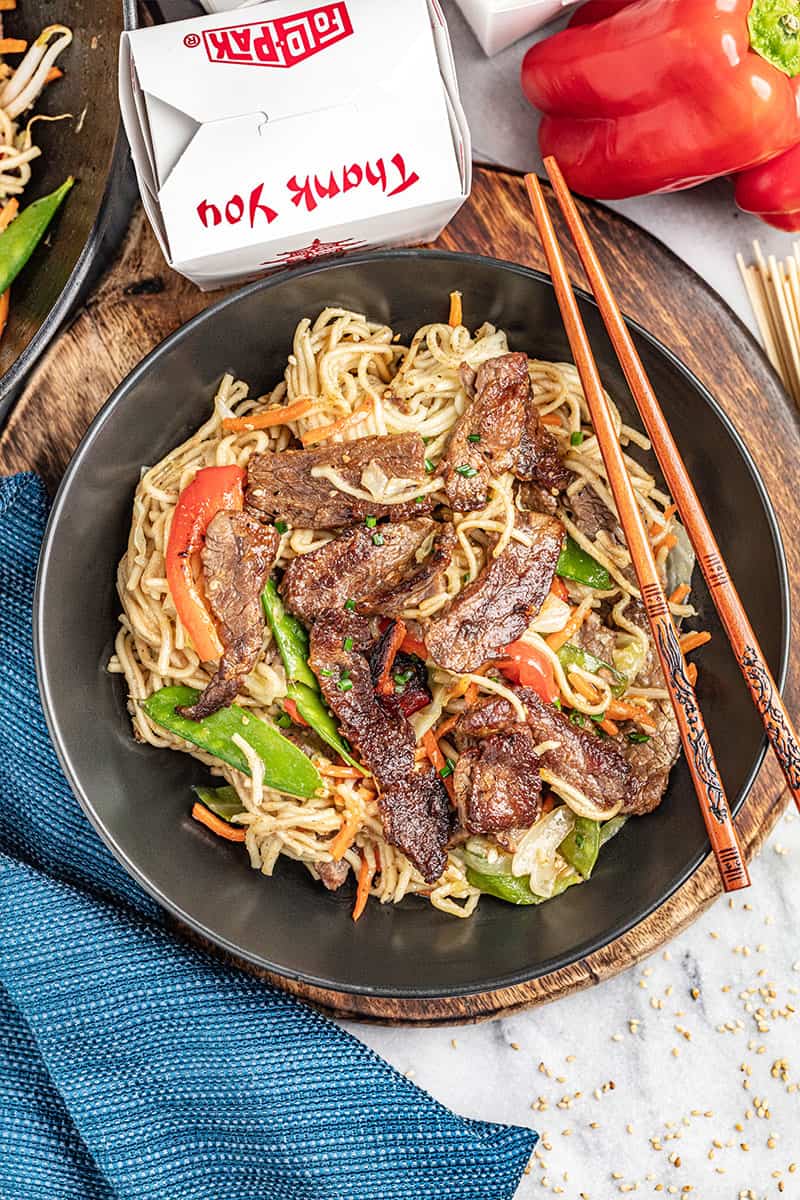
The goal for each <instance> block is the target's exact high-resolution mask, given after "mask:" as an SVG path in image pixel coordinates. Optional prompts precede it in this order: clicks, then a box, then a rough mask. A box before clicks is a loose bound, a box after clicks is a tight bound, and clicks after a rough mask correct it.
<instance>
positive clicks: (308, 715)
mask: <svg viewBox="0 0 800 1200" xmlns="http://www.w3.org/2000/svg"><path fill="white" fill-rule="evenodd" d="M261 605H262V607H263V609H264V616H265V617H266V618H267V624H268V625H269V627H270V629H271V630H272V636H273V637H274V638H275V644H276V646H277V647H278V651H279V653H280V656H281V660H282V661H283V669H284V671H285V672H286V678H287V679H288V681H289V685H288V687H287V689H286V695H287V697H288V698H289V699H290V700H294V702H295V704H296V705H297V711H298V712H299V714H300V716H301V717H302V718H303V720H304V721H307V722H308V724H309V725H310V726H311V728H312V729H313V730H314V731H315V733H318V734H319V736H320V737H321V738H322V740H323V742H326V743H327V744H328V745H329V746H330V747H331V748H332V749H333V750H335V751H336V753H337V754H340V755H341V757H342V758H343V759H344V761H345V762H348V763H350V765H351V766H352V767H358V766H360V763H358V762H357V760H356V759H355V758H353V756H352V754H351V753H350V751H349V750H348V748H347V744H346V742H345V741H344V740H343V738H342V736H341V734H340V733H339V729H338V727H337V725H336V722H335V721H334V719H333V717H332V716H331V714H330V713H329V712H328V709H327V708H326V706H325V704H324V702H323V699H322V696H321V695H320V690H319V684H318V683H317V677H316V675H315V674H314V672H313V671H312V670H311V667H310V666H309V665H308V634H307V633H306V631H305V629H304V628H303V626H302V625H301V624H300V622H299V621H298V620H297V618H296V617H293V616H292V614H291V613H287V611H286V609H285V608H284V606H283V601H282V600H281V598H280V596H279V595H278V589H277V587H276V586H275V580H274V579H268V580H267V584H266V587H265V588H264V590H263V592H262V593H261Z"/></svg>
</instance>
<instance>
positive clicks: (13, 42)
mask: <svg viewBox="0 0 800 1200" xmlns="http://www.w3.org/2000/svg"><path fill="white" fill-rule="evenodd" d="M27 49H28V43H27V42H26V41H25V39H24V38H11V37H8V38H6V37H4V38H0V54H24V53H25V51H26V50H27Z"/></svg>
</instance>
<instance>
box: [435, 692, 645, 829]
mask: <svg viewBox="0 0 800 1200" xmlns="http://www.w3.org/2000/svg"><path fill="white" fill-rule="evenodd" d="M514 692H515V693H516V695H517V696H519V698H520V700H521V701H522V703H523V704H524V705H525V708H526V710H527V716H528V727H529V729H530V731H531V733H532V735H533V738H534V741H535V744H537V745H539V744H541V743H542V742H548V741H556V742H558V746H557V747H556V748H555V749H552V750H545V751H543V753H542V754H541V756H540V759H539V766H540V768H542V767H543V768H547V769H548V770H549V771H552V773H553V774H554V775H558V776H559V777H560V778H561V779H563V780H564V781H565V782H566V783H568V784H570V785H571V786H572V787H575V788H577V789H578V790H579V791H581V792H583V794H584V795H585V796H587V797H588V799H589V800H591V801H592V802H593V803H594V804H597V805H598V806H600V807H601V808H605V809H612V808H614V807H615V806H616V805H617V803H618V802H619V801H623V802H624V801H625V800H626V798H627V797H629V796H630V795H631V793H632V791H633V786H634V785H633V780H632V778H631V768H630V766H629V764H628V762H627V761H626V759H625V757H624V755H623V754H622V753H621V752H620V749H619V747H618V746H617V745H615V743H614V742H613V741H611V740H607V739H604V738H600V737H599V736H598V735H597V734H596V733H593V732H592V731H591V730H590V729H587V728H585V727H582V726H579V725H573V724H572V722H571V721H569V720H568V718H567V717H565V716H564V714H563V713H562V712H560V711H559V710H558V709H557V708H556V707H555V705H553V704H546V703H545V701H544V700H542V699H540V697H539V696H537V695H536V693H535V692H532V691H531V690H530V689H529V688H514ZM517 723H518V718H517V714H516V713H515V711H514V709H513V708H512V706H511V705H510V704H509V702H508V701H507V700H505V699H504V698H503V697H502V696H498V697H497V698H496V699H494V698H492V699H489V700H486V701H484V702H483V703H482V704H478V705H475V706H474V707H473V708H471V709H469V710H468V711H467V712H466V713H465V714H464V716H463V717H462V718H461V719H460V721H459V723H458V726H457V730H456V733H457V736H458V737H459V738H468V737H477V738H485V737H491V736H493V735H495V734H497V733H500V732H502V731H503V730H508V729H509V728H512V727H514V726H515V725H516V724H517Z"/></svg>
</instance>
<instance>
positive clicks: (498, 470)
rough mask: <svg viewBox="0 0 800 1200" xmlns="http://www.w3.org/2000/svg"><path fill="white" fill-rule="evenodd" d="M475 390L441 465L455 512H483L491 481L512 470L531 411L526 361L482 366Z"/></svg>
mask: <svg viewBox="0 0 800 1200" xmlns="http://www.w3.org/2000/svg"><path fill="white" fill-rule="evenodd" d="M463 378H464V377H463V375H462V380H463ZM474 390H475V396H474V399H473V400H472V401H471V403H470V404H468V405H467V407H466V409H465V410H464V412H463V414H462V415H461V417H460V418H459V419H458V421H457V422H456V424H455V425H454V427H453V429H452V431H451V433H450V438H449V441H448V443H447V450H446V451H445V455H444V458H443V459H442V461H441V463H440V464H439V469H440V471H441V474H442V476H443V478H444V485H445V489H446V491H447V498H448V500H449V502H450V506H451V507H452V508H453V509H455V511H456V512H471V511H472V510H473V509H476V508H482V507H483V505H484V504H485V503H486V501H487V500H488V498H489V482H490V480H491V479H492V478H493V477H494V476H497V475H502V474H503V473H504V472H505V471H510V470H511V469H512V468H513V467H514V464H515V462H516V459H517V447H518V446H519V442H520V438H521V437H522V432H523V429H524V427H525V420H526V410H527V408H528V407H532V405H533V401H532V399H531V384H530V376H529V375H528V359H527V357H526V355H524V354H502V355H500V356H499V357H497V358H491V359H489V360H488V361H487V362H485V363H482V364H481V366H480V367H479V368H478V371H477V374H476V376H475V382H474ZM471 439H472V440H471ZM475 439H478V440H475ZM465 472H466V474H465Z"/></svg>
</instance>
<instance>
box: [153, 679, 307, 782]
mask: <svg viewBox="0 0 800 1200" xmlns="http://www.w3.org/2000/svg"><path fill="white" fill-rule="evenodd" d="M199 695H200V693H199V692H198V691H197V690H196V689H195V688H189V687H164V688H161V690H160V691H158V692H154V693H153V695H152V696H148V697H147V699H146V700H142V701H141V705H142V708H143V709H144V711H145V712H146V713H147V715H148V717H149V718H150V720H151V721H155V723H156V725H160V726H161V728H162V729H168V730H169V732H170V733H174V734H176V736H177V737H180V738H183V739H184V740H185V741H187V742H191V743H192V745H194V746H199V747H200V749H201V750H205V751H206V753H207V754H213V755H214V757H215V758H219V759H221V760H222V762H225V763H228V765H229V766H231V767H235V768H236V770H237V771H241V772H242V773H243V774H245V775H249V774H250V766H249V763H248V761H247V758H246V757H245V755H244V752H243V751H242V750H241V749H240V748H239V747H238V746H237V745H236V743H235V742H234V741H233V735H234V734H235V733H238V734H239V736H240V737H241V738H243V739H244V741H246V742H247V743H248V745H250V746H252V747H253V749H254V750H255V752H256V754H257V755H258V757H259V758H260V759H261V761H262V762H263V764H264V783H265V785H266V786H267V787H269V788H274V789H275V791H276V792H286V793H287V794H288V795H290V796H300V797H302V798H303V799H309V798H310V797H311V796H314V795H316V793H317V792H318V791H319V790H320V789H321V787H322V779H321V778H320V774H319V772H318V771H317V768H316V767H315V766H314V764H313V763H312V761H311V759H310V758H308V757H307V756H306V755H305V754H304V753H303V751H302V750H299V749H298V748H297V746H295V744H294V743H293V742H290V741H289V739H288V738H285V737H284V736H283V734H280V733H278V730H277V729H275V727H274V726H273V725H268V724H267V723H266V721H262V720H261V719H260V718H259V717H255V716H253V715H252V714H251V713H248V712H246V711H245V710H244V709H243V708H239V706H238V705H236V704H232V705H231V706H230V708H221V709H219V711H218V712H215V713H212V714H211V716H209V717H204V718H203V720H202V721H191V720H190V719H189V718H188V717H182V716H181V715H180V713H179V712H177V711H176V710H177V708H178V707H179V706H181V707H183V706H184V705H191V704H194V703H195V701H196V700H197V698H198V696H199Z"/></svg>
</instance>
